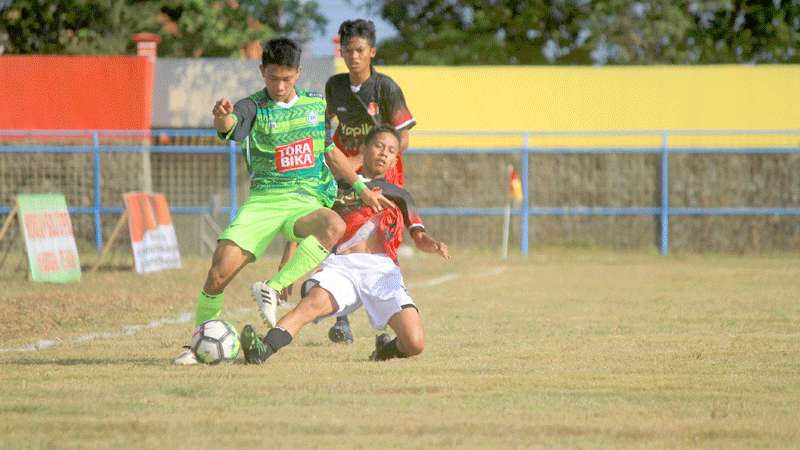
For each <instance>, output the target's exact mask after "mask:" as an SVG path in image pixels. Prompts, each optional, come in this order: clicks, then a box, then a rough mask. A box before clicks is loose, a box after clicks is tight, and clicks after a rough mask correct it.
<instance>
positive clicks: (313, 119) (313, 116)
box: [306, 111, 319, 125]
mask: <svg viewBox="0 0 800 450" xmlns="http://www.w3.org/2000/svg"><path fill="white" fill-rule="evenodd" d="M306 122H308V124H309V125H316V124H318V123H319V117H317V113H315V112H313V111H312V112H310V113H308V116H306Z"/></svg>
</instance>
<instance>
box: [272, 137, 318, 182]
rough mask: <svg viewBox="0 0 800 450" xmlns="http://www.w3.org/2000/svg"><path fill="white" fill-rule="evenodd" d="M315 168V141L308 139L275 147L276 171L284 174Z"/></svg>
mask: <svg viewBox="0 0 800 450" xmlns="http://www.w3.org/2000/svg"><path fill="white" fill-rule="evenodd" d="M309 167H314V139H313V138H310V137H307V138H305V139H303V140H300V141H297V142H292V143H291V144H287V145H282V146H280V147H275V169H277V171H278V172H280V173H284V172H289V171H291V170H298V169H307V168H309Z"/></svg>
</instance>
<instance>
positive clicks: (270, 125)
mask: <svg viewBox="0 0 800 450" xmlns="http://www.w3.org/2000/svg"><path fill="white" fill-rule="evenodd" d="M275 128H278V122H274V121H272V120H270V121H269V129H270V130H274V129H275Z"/></svg>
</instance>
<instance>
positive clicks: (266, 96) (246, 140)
mask: <svg viewBox="0 0 800 450" xmlns="http://www.w3.org/2000/svg"><path fill="white" fill-rule="evenodd" d="M300 53H301V51H300V47H299V46H298V45H297V44H296V43H295V42H294V41H292V40H290V39H285V38H280V39H273V40H271V41H268V42H266V43H265V45H264V50H263V53H262V57H261V60H262V61H261V62H262V64H261V66H260V70H261V74H262V76H263V77H264V82H265V86H266V87H265V89H262V90H261V91H258V92H256V93H255V94H253V95H251V96H249V97H247V98H244V99H242V100H239V101H238V102H236V104H235V105H234V104H232V103H231V102H230V100H228V99H226V98H222V99H220V100H219V101H217V102H216V104H215V105H214V108H213V110H212V114H213V116H214V128H216V130H217V131H218V132H219V135H220V137H222V138H224V139H233V140H236V141H238V142H240V143H241V145H242V152H243V154H244V157H245V161H246V164H247V168H248V171H249V172H250V177H251V183H250V196H249V197H248V198H247V200H245V202H244V204H243V205H242V207H241V208H240V209H239V212H238V214H237V215H236V218H235V219H234V220H233V222H231V224H230V225H228V227H227V228H226V229H225V230H224V231H223V232H222V234H221V235H220V236H219V240H218V242H217V248H216V250H215V251H214V256H213V258H212V262H211V269H209V271H208V276H207V277H206V281H205V284H204V285H203V289H202V291H201V292H200V294H199V296H198V299H197V309H196V320H195V321H196V325H200V324H201V323H203V322H205V321H207V320H210V319H214V318H217V317H219V315H220V313H221V312H222V305H223V301H224V295H225V294H224V290H225V287H226V286H227V285H228V283H230V281H231V280H232V279H233V278H234V277H235V276H236V274H237V273H238V272H239V271H240V270H241V269H242V268H243V267H244V266H245V265H247V264H249V263H251V262H253V261H255V259H256V258H257V257H259V256H260V255H261V253H263V252H264V250H265V249H266V248H267V246H269V244H270V243H271V242H272V240H273V239H274V238H275V236H276V235H277V233H278V232H281V233H283V235H284V236H285V237H286V238H287V239H289V240H290V241H294V242H297V243H298V247H297V251H296V252H295V254H294V255H293V256H292V258H291V259H289V261H287V262H286V264H285V265H283V267H282V268H281V269H280V270H279V271H278V273H277V274H276V275H275V276H274V277H272V278H271V279H270V280H268V281H264V282H261V281H259V282H256V283H255V284H254V285H253V296H254V298H255V300H256V303H257V304H258V307H259V311H260V313H261V316H262V318H263V319H264V322H265V323H266V324H267V325H268V326H270V327H272V326H275V322H276V317H275V316H276V307H277V301H278V293H279V292H280V291H281V290H282V289H283V288H284V287H286V286H288V285H290V284H291V283H293V282H294V281H296V280H297V279H298V278H300V277H301V276H302V275H303V274H305V273H307V272H309V271H310V270H312V269H314V268H315V267H317V265H319V263H320V262H322V260H323V259H325V257H327V256H328V253H329V252H330V250H331V248H332V247H333V246H334V245H335V244H336V242H337V241H338V240H339V238H341V236H342V234H343V233H344V229H345V224H344V222H343V221H342V219H341V218H340V217H339V215H338V214H336V213H335V212H333V211H332V210H331V209H329V207H330V206H331V205H332V204H333V201H334V200H335V198H336V190H337V186H336V182H335V181H334V175H335V176H336V178H339V179H342V180H344V181H346V182H348V183H351V184H353V186H355V187H356V190H357V191H358V194H359V197H360V198H361V199H362V200H363V201H364V203H366V204H367V205H369V206H370V207H372V208H374V209H375V210H376V211H380V210H382V209H383V208H385V207H391V206H393V204H392V203H391V202H390V201H389V200H388V199H386V197H384V196H383V195H381V194H380V193H377V192H373V191H371V190H370V189H367V188H366V185H365V184H364V182H363V181H359V179H358V177H357V176H356V173H355V171H354V170H353V168H352V167H351V166H350V164H349V162H348V161H347V158H346V157H345V156H344V154H342V153H341V151H340V150H338V149H337V148H336V147H335V146H334V145H333V144H332V143H330V142H329V139H328V138H327V136H326V133H325V107H326V104H325V100H324V99H323V97H322V96H321V95H318V94H314V93H310V92H305V91H302V90H299V89H296V88H295V83H296V82H297V79H298V77H299V76H300V71H301V69H300ZM326 162H327V164H326ZM329 167H330V168H329ZM331 172H333V173H331ZM174 362H175V364H181V365H185V364H196V363H197V359H196V357H195V355H194V354H193V353H192V352H191V350H190V349H188V350H186V351H184V352H183V353H181V354H180V355H179V356H178V357H177V358H176V359H175V361H174Z"/></svg>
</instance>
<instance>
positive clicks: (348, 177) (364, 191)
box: [325, 145, 395, 212]
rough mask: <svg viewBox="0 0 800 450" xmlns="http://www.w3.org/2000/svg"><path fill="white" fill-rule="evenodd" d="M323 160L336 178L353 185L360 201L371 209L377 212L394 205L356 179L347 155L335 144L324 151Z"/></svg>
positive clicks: (356, 176)
mask: <svg viewBox="0 0 800 450" xmlns="http://www.w3.org/2000/svg"><path fill="white" fill-rule="evenodd" d="M325 160H326V161H327V162H328V167H330V168H331V172H333V175H334V176H335V177H336V178H337V179H340V180H344V181H345V182H346V183H347V184H349V185H350V186H353V190H355V191H356V192H357V193H358V196H359V198H361V201H362V202H364V204H365V205H367V206H369V207H370V208H372V209H373V211H375V212H378V211H382V210H383V208H392V207H394V206H395V205H394V203H392V202H391V200H389V199H388V198H386V197H384V196H383V194H381V193H380V192H373V191H371V190H370V189H369V188H367V185H366V184H364V182H363V181H361V180H359V179H358V175H356V172H355V170H353V166H351V165H350V162H349V161H348V160H347V157H346V156H345V155H344V153H342V151H341V150H339V149H338V148H336V146H334V145H332V146H331V148H330V150H329V151H328V152H327V153H325Z"/></svg>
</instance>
